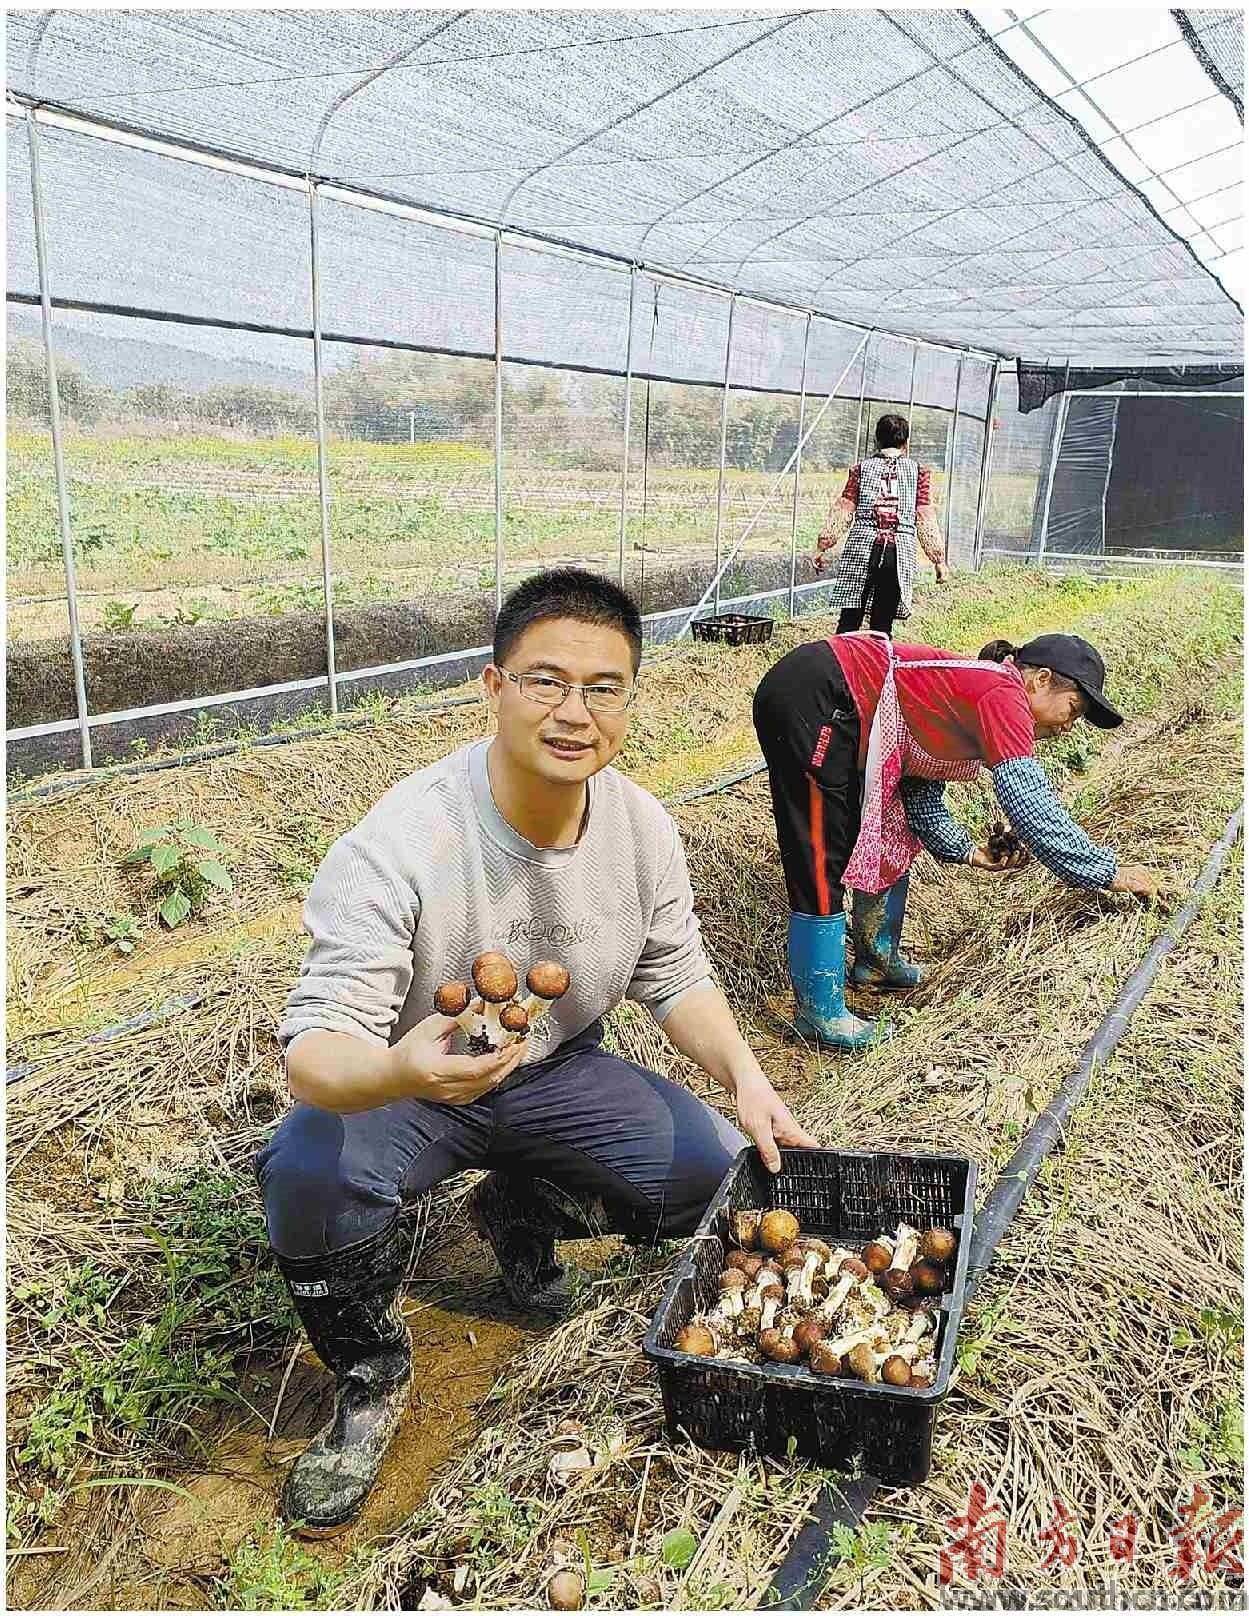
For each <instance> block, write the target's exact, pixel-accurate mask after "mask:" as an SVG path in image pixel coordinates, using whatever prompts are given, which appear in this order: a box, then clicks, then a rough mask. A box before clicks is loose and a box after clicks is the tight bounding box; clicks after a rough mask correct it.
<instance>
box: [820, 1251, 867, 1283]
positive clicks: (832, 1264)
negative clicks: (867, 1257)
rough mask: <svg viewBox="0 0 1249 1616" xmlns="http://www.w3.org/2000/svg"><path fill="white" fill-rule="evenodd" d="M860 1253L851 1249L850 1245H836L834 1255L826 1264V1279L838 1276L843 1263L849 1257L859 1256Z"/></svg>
mask: <svg viewBox="0 0 1249 1616" xmlns="http://www.w3.org/2000/svg"><path fill="white" fill-rule="evenodd" d="M858 1255H859V1254H858V1252H857V1251H851V1250H850V1247H849V1246H837V1247H835V1248H834V1251H833V1254H832V1256H831V1257H830V1258H829V1259H828V1261H827V1262H826V1263H825V1264H824V1277H825V1279H833V1278H834V1277H835V1276H836V1273H837V1270H838V1269H839V1268H840V1267H841V1265H842V1263H844V1262H845V1260H846V1258H847V1257H856V1258H857V1257H858Z"/></svg>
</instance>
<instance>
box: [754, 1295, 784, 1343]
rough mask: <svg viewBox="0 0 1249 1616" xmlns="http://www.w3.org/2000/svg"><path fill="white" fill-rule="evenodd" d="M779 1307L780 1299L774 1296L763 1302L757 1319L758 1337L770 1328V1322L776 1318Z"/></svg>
mask: <svg viewBox="0 0 1249 1616" xmlns="http://www.w3.org/2000/svg"><path fill="white" fill-rule="evenodd" d="M780 1305H781V1304H780V1298H779V1297H776V1296H769V1297H767V1298H766V1299H765V1300H764V1304H763V1311H762V1313H761V1315H760V1318H759V1334H760V1335H762V1334H763V1332H764V1331H765V1330H770V1329H771V1328H772V1320H773V1319H774V1318H775V1317H776V1315H777V1311H778V1310H779V1308H780Z"/></svg>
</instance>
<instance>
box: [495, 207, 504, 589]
mask: <svg viewBox="0 0 1249 1616" xmlns="http://www.w3.org/2000/svg"><path fill="white" fill-rule="evenodd" d="M502 605H503V232H502V231H501V230H496V231H495V233H494V615H495V616H496V617H497V616H498V615H499V611H500V609H501V608H502Z"/></svg>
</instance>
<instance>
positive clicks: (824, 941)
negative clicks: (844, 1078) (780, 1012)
mask: <svg viewBox="0 0 1249 1616" xmlns="http://www.w3.org/2000/svg"><path fill="white" fill-rule="evenodd" d="M789 978H790V981H791V982H792V983H793V985H794V998H795V999H796V1000H797V1004H798V1009H797V1014H796V1015H795V1017H794V1022H795V1025H796V1026H797V1028H798V1031H799V1032H800V1033H802V1034H803V1036H804V1037H806V1038H811V1039H813V1040H815V1041H816V1042H818V1043H821V1044H830V1045H831V1046H832V1047H833V1048H834V1049H870V1048H871V1047H872V1045H873V1044H878V1043H879V1042H880V1040H881V1034H880V1032H879V1031H878V1030H877V1028H876V1026H875V1025H874V1024H873V1023H872V1022H870V1021H860V1020H859V1018H858V1016H855V1015H851V1014H850V1012H849V1011H848V1010H847V1009H846V998H845V989H846V917H845V915H844V914H839V915H790V917H789Z"/></svg>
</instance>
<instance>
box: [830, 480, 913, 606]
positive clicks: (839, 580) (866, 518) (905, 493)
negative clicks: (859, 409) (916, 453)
mask: <svg viewBox="0 0 1249 1616" xmlns="http://www.w3.org/2000/svg"><path fill="white" fill-rule="evenodd" d="M858 473H859V497H858V503H857V505H856V507H855V512H854V515H853V517H852V518H851V521H850V531H849V532H848V533H847V534H846V538H845V543H844V545H843V546H842V547H841V549H840V551H839V552H838V554H837V557H836V561H835V564H834V570H833V573H832V576H831V579H830V582H831V585H832V587H831V589H830V591H829V594H828V596H827V599H828V604H829V605H830V606H835V607H838V608H845V607H847V606H849V607H856V606H858V605H860V604H861V602H862V600H863V590H864V588H865V586H866V584H867V565H868V560H869V558H870V556H871V553H872V546H873V545H874V544H875V543H876V540H877V539H878V538H879V537H880V534H881V529H880V527H879V526H878V525H877V510H878V508H881V507H884V508H886V509H888V510H889V511H890V512H891V513H892V511H893V510H895V509H896V511H897V527H896V528H893V527H892V522H891V523H890V526H891V529H892V531H893V536H894V540H895V542H896V545H897V552H898V586H899V590H900V592H901V597H902V598H901V602H900V604H899V607H898V616H899V617H900V618H901V617H909V616H910V615H911V599H912V594H913V591H914V587H915V549H916V517H917V509H916V506H917V495H918V492H919V462H918V461H916V460H912V459H911V458H910V456H909V455H884V454H877V455H872V456H871V458H870V459H868V460H863V461H860V463H859V466H858ZM923 515H924V517H925V518H926V519H928V521H930V522H931V516H930V513H929V510H928V508H927V507H926V508H925V510H924V513H923ZM932 526H933V527H934V528H935V526H936V524H935V523H933V524H932ZM937 536H938V538H939V529H938V530H937ZM838 537H840V535H838ZM925 537H926V538H928V535H927V534H926V535H925ZM930 542H931V541H930ZM924 549H925V551H926V553H927V554H928V555H929V557H930V559H932V560H936V559H938V557H937V556H933V555H932V551H931V550H930V549H929V543H925V545H924ZM939 553H940V552H938V555H939Z"/></svg>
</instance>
